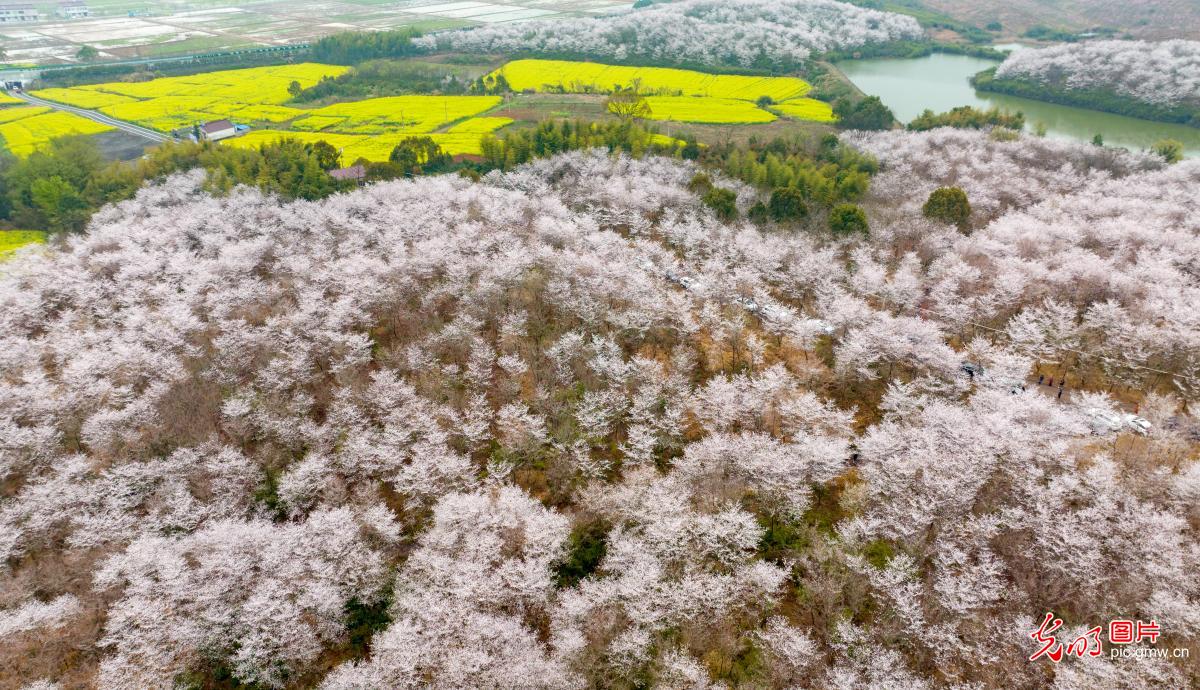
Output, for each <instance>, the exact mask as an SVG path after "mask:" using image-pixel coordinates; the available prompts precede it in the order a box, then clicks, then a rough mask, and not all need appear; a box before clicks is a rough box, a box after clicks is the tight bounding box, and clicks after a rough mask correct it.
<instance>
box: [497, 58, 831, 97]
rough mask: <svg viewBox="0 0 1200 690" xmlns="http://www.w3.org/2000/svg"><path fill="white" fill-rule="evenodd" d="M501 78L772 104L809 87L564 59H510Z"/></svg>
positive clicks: (572, 88)
mask: <svg viewBox="0 0 1200 690" xmlns="http://www.w3.org/2000/svg"><path fill="white" fill-rule="evenodd" d="M498 74H503V75H504V78H505V79H507V80H508V83H509V86H511V87H512V88H513V90H514V91H525V90H527V89H533V90H535V91H567V92H571V93H608V92H611V91H613V90H614V89H616V88H627V87H629V86H630V85H632V84H633V83H634V81H635V80H636V81H637V82H638V83H639V87H640V90H641V91H642V92H643V93H646V94H655V95H668V96H712V97H714V98H736V99H738V100H743V101H757V100H758V99H759V98H761V97H763V96H769V97H771V99H772V100H775V101H786V100H788V99H792V98H799V97H801V96H803V95H804V94H806V93H808V92H809V91H810V90H811V89H812V87H811V86H810V85H809V83H808V82H806V81H804V80H803V79H797V78H796V77H752V76H742V75H735V74H705V73H704V72H694V71H692V70H686V69H671V68H665V67H624V66H620V65H603V64H600V63H595V62H573V61H567V60H514V61H512V62H510V63H508V64H506V65H504V66H503V67H501V68H500V69H498V70H496V72H493V73H492V75H491V76H492V77H493V78H494V77H495V76H496V75H498Z"/></svg>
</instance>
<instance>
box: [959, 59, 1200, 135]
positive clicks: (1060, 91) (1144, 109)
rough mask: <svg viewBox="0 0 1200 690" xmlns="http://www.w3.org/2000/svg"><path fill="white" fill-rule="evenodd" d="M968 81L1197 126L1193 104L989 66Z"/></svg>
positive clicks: (1012, 92) (1199, 112)
mask: <svg viewBox="0 0 1200 690" xmlns="http://www.w3.org/2000/svg"><path fill="white" fill-rule="evenodd" d="M971 85H972V86H974V87H975V88H976V89H979V90H980V91H991V92H994V93H1004V94H1008V95H1010V96H1021V97H1022V98H1032V99H1034V100H1039V101H1047V102H1049V103H1058V104H1060V105H1070V106H1075V107H1078V108H1088V109H1090V110H1101V111H1104V112H1106V113H1115V114H1117V115H1127V116H1129V117H1136V118H1140V119H1142V120H1155V121H1157V122H1173V123H1177V124H1182V125H1189V126H1191V127H1200V108H1197V107H1195V106H1193V105H1186V104H1180V105H1176V106H1165V105H1155V104H1153V103H1146V102H1144V101H1138V100H1135V99H1133V98H1130V97H1129V96H1122V95H1120V94H1118V93H1114V92H1113V91H1109V90H1105V89H1065V88H1062V87H1060V86H1055V85H1052V84H1043V83H1035V82H1032V81H1024V80H1020V79H997V78H996V69H995V68H992V69H988V70H984V71H982V72H980V73H979V74H976V75H975V76H973V77H971Z"/></svg>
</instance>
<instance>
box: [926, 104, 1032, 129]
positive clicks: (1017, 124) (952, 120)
mask: <svg viewBox="0 0 1200 690" xmlns="http://www.w3.org/2000/svg"><path fill="white" fill-rule="evenodd" d="M937 127H956V128H958V129H983V128H984V127H1004V128H1006V129H1015V130H1017V131H1020V130H1023V129H1025V113H1022V112H1016V113H1010V112H1008V111H1002V110H1000V109H999V108H992V109H990V110H981V109H979V108H973V107H971V106H969V105H964V106H960V107H958V108H953V109H951V110H949V111H948V112H944V113H934V112H933V111H932V110H929V109H926V110H925V112H923V113H921V114H920V115H918V116H917V117H916V119H914V120H913V121H912V122H910V123H908V130H909V131H911V132H924V131H926V130H930V129H934V128H937Z"/></svg>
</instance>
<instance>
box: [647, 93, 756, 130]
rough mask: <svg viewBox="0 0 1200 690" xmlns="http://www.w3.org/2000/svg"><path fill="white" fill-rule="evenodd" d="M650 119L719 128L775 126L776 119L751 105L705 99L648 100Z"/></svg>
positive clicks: (648, 97) (690, 97) (676, 97)
mask: <svg viewBox="0 0 1200 690" xmlns="http://www.w3.org/2000/svg"><path fill="white" fill-rule="evenodd" d="M646 105H648V106H650V115H649V117H648V118H647V119H650V120H664V121H674V122H699V123H716V124H754V123H761V122H772V121H774V120H775V116H774V115H772V114H771V113H768V112H767V111H765V110H763V109H762V108H759V107H758V106H756V105H754V104H753V103H751V102H750V101H739V100H736V99H733V98H705V97H703V96H647V97H646Z"/></svg>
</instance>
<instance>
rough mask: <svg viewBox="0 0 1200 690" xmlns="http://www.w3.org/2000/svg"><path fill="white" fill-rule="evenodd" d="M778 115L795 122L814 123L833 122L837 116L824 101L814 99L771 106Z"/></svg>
mask: <svg viewBox="0 0 1200 690" xmlns="http://www.w3.org/2000/svg"><path fill="white" fill-rule="evenodd" d="M771 109H772V110H774V111H775V112H777V113H779V114H780V115H786V116H788V117H792V118H796V119H797V120H815V121H816V122H835V121H836V120H837V115H834V114H833V108H832V107H831V106H830V105H829V104H828V103H826V102H825V101H818V100H817V99H815V98H793V99H791V100H789V101H784V102H783V103H778V104H776V105H773V106H771Z"/></svg>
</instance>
